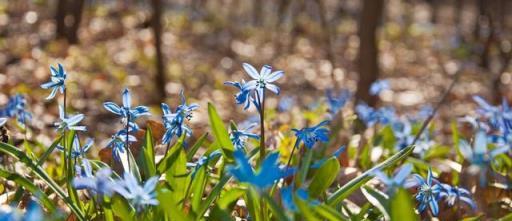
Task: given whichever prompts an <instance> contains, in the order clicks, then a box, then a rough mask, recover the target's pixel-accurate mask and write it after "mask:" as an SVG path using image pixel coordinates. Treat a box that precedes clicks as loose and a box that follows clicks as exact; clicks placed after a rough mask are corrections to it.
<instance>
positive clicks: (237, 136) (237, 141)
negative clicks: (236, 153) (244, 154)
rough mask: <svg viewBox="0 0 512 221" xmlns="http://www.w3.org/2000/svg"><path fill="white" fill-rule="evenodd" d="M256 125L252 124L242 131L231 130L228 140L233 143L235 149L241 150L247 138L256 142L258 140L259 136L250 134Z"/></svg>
mask: <svg viewBox="0 0 512 221" xmlns="http://www.w3.org/2000/svg"><path fill="white" fill-rule="evenodd" d="M256 125H257V124H256V123H252V124H249V125H248V126H247V127H245V128H242V129H235V128H232V131H231V133H230V134H229V138H230V139H231V143H233V146H235V148H236V149H240V150H243V149H244V147H245V143H246V142H247V139H248V138H252V139H256V140H258V139H260V136H259V135H257V134H254V133H251V132H250V131H251V130H252V129H253V128H254V127H255V126H256Z"/></svg>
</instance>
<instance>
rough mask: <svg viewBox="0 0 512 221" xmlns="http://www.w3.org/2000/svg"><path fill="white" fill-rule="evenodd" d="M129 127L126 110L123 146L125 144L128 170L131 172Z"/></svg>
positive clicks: (128, 117)
mask: <svg viewBox="0 0 512 221" xmlns="http://www.w3.org/2000/svg"><path fill="white" fill-rule="evenodd" d="M129 129H130V113H129V112H128V116H127V117H126V140H125V146H126V151H127V152H126V153H127V155H128V159H127V161H128V172H131V170H132V168H131V166H130V155H131V151H130V142H129V140H128V139H129V138H130V132H129Z"/></svg>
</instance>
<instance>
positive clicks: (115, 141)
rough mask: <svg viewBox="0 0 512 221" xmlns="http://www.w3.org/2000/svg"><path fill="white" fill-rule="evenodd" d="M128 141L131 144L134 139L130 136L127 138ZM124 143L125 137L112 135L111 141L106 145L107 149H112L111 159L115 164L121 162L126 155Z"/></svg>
mask: <svg viewBox="0 0 512 221" xmlns="http://www.w3.org/2000/svg"><path fill="white" fill-rule="evenodd" d="M130 138H132V140H130ZM123 139H124V140H123ZM128 139H129V141H130V142H131V141H133V139H135V137H133V136H131V135H130V136H128ZM125 141H126V136H122V135H120V136H116V135H114V136H112V139H111V140H110V142H108V144H107V147H110V148H111V149H112V157H113V158H114V160H116V161H117V162H122V159H123V156H124V155H125V154H126V148H125V145H126V142H125Z"/></svg>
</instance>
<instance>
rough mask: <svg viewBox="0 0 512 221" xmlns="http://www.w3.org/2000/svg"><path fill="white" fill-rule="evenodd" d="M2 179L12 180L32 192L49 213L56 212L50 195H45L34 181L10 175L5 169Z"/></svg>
mask: <svg viewBox="0 0 512 221" xmlns="http://www.w3.org/2000/svg"><path fill="white" fill-rule="evenodd" d="M0 177H3V178H5V179H6V180H10V181H12V182H14V183H16V184H18V185H20V187H23V188H24V189H25V190H27V191H29V192H31V193H32V195H33V196H34V197H36V198H37V199H39V200H40V201H41V203H42V204H43V205H44V206H45V207H46V208H47V209H48V212H49V213H52V212H54V211H55V205H53V201H52V200H50V199H49V198H48V195H46V193H44V192H43V191H42V190H41V189H39V188H38V187H37V186H36V185H34V183H33V182H32V181H30V180H28V179H27V178H25V177H22V176H21V175H19V174H16V173H10V172H8V171H6V170H3V169H0Z"/></svg>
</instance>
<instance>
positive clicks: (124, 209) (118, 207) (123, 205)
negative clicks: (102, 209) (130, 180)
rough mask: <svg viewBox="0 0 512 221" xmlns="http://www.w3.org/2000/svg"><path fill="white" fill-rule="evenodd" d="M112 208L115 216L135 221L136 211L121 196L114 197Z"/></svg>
mask: <svg viewBox="0 0 512 221" xmlns="http://www.w3.org/2000/svg"><path fill="white" fill-rule="evenodd" d="M110 203H111V204H110V206H111V208H112V211H113V212H114V215H115V216H117V217H119V218H121V220H134V219H133V216H135V209H134V208H133V207H132V206H131V205H130V204H129V203H128V202H127V201H126V199H124V198H123V197H121V196H120V195H118V194H116V195H114V196H113V197H112V201H111V202H110Z"/></svg>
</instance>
